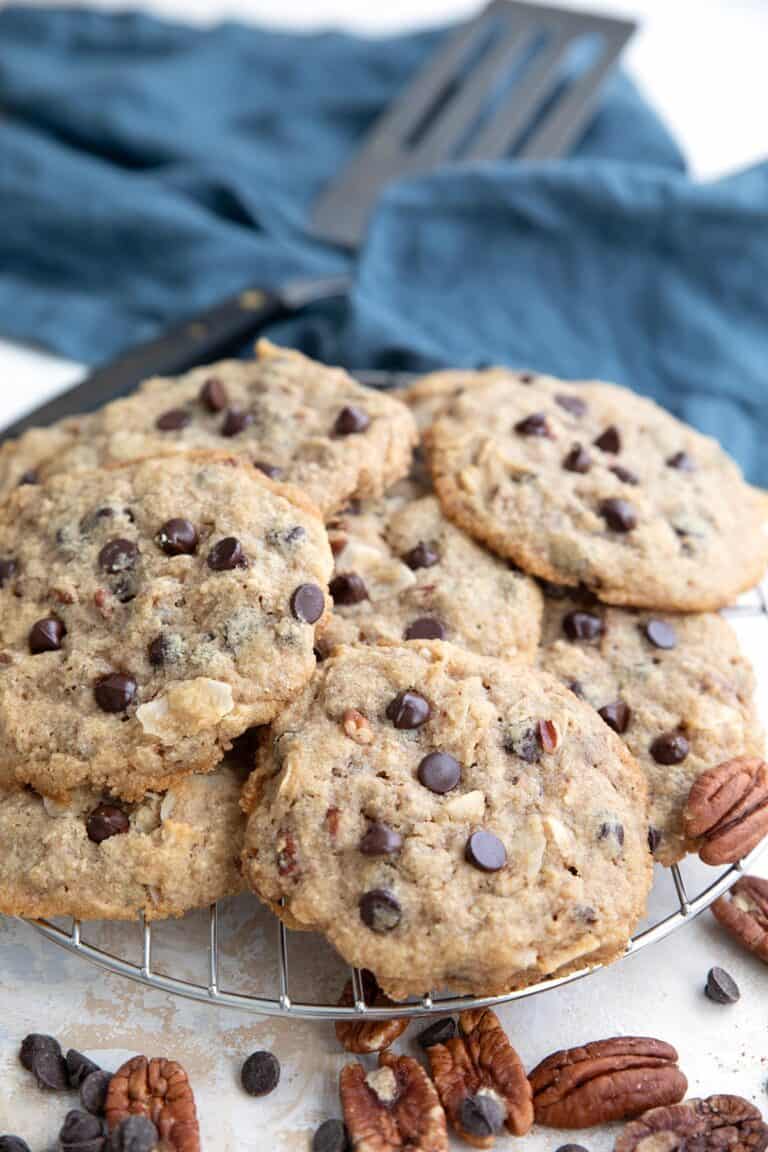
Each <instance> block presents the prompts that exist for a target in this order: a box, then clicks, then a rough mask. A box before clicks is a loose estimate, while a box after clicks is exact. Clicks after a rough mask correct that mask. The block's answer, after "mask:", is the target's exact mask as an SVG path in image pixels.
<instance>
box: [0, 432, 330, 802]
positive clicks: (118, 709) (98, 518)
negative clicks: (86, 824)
mask: <svg viewBox="0 0 768 1152" xmlns="http://www.w3.org/2000/svg"><path fill="white" fill-rule="evenodd" d="M331 567H332V557H331V552H330V548H329V546H328V539H327V536H326V533H325V529H324V526H323V524H322V522H321V520H320V519H319V517H318V516H317V514H316V511H315V510H314V509H313V508H312V506H311V505H309V504H307V503H306V501H304V498H303V497H301V496H300V494H297V493H296V492H295V491H294V490H292V489H288V488H283V487H282V486H280V485H275V484H274V483H273V482H272V481H270V480H268V479H267V478H266V477H264V476H261V475H260V474H259V473H257V472H256V471H255V470H254V469H252V468H251V467H250V466H248V465H246V464H244V463H242V462H240V461H238V460H236V459H232V458H228V457H217V456H210V455H207V454H197V455H194V454H192V455H177V456H175V457H172V458H160V459H154V460H148V461H143V462H138V463H134V464H131V465H126V466H124V467H121V468H112V469H100V470H96V471H90V472H80V473H73V474H72V475H70V476H56V477H53V478H52V479H51V480H50V481H48V482H46V483H43V484H39V485H33V486H29V485H25V486H23V487H21V488H17V489H16V490H15V492H14V493H13V495H12V496H11V498H10V499H8V500H7V501H6V502H5V503H4V504H3V505H2V506H1V507H0V715H2V725H0V783H2V785H3V786H10V785H12V784H20V783H25V784H31V785H33V786H34V787H35V788H37V790H38V791H40V792H44V793H46V794H48V795H58V794H60V793H63V792H66V791H68V790H69V789H71V788H74V787H77V786H79V785H83V784H90V785H92V786H94V787H98V788H104V789H107V790H110V791H113V792H116V793H118V794H120V795H123V796H125V797H126V798H128V799H138V798H140V797H141V796H143V795H144V793H145V792H146V791H147V790H148V789H162V788H165V787H168V786H170V785H171V784H172V783H173V782H174V781H175V780H177V779H179V778H181V777H183V776H185V775H188V774H189V773H191V772H194V771H205V770H208V769H210V768H213V767H214V765H215V764H216V763H217V762H218V761H219V760H220V759H221V758H222V756H223V754H224V751H225V750H226V749H227V748H228V747H229V745H230V743H231V741H232V740H233V739H234V738H235V737H236V736H238V735H240V733H242V732H243V731H245V730H246V729H248V728H250V727H252V726H253V725H256V724H262V723H265V722H266V721H268V720H270V719H271V718H272V717H273V716H274V715H275V713H276V712H277V711H278V710H279V709H280V707H281V706H282V705H284V704H285V703H286V702H287V701H288V700H290V699H292V697H293V696H295V695H296V694H297V693H298V692H299V691H300V690H301V689H302V687H303V686H304V684H305V683H306V682H307V680H308V679H309V677H310V676H311V675H312V672H313V670H314V666H315V657H314V654H313V645H314V634H315V625H316V624H318V623H319V622H320V621H321V620H322V617H323V614H324V612H325V611H326V591H325V589H326V585H327V581H328V577H329V575H330V571H331Z"/></svg>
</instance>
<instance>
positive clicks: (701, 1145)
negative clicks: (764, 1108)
mask: <svg viewBox="0 0 768 1152" xmlns="http://www.w3.org/2000/svg"><path fill="white" fill-rule="evenodd" d="M767 1145H768V1125H766V1124H765V1123H764V1122H763V1118H762V1116H761V1115H760V1113H759V1112H758V1110H757V1108H755V1107H754V1105H753V1104H750V1103H749V1102H748V1101H747V1100H742V1098H741V1096H708V1097H707V1099H706V1100H686V1101H685V1103H684V1104H675V1105H673V1106H672V1107H671V1108H652V1109H651V1110H650V1112H646V1113H645V1114H644V1115H643V1116H641V1117H640V1119H639V1120H634V1121H633V1122H632V1123H631V1124H627V1126H626V1128H624V1129H623V1131H622V1132H621V1133H620V1134H619V1136H618V1138H617V1140H616V1144H615V1152H675V1150H677V1149H679V1150H680V1152H682V1150H683V1149H685V1148H686V1147H688V1148H696V1149H698V1150H699V1152H720V1150H721V1149H725V1148H727V1149H728V1150H729V1152H762V1149H764V1148H765V1147H766V1146H767Z"/></svg>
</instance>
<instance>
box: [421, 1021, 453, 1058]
mask: <svg viewBox="0 0 768 1152" xmlns="http://www.w3.org/2000/svg"><path fill="white" fill-rule="evenodd" d="M455 1035H456V1021H455V1020H454V1018H453V1016H444V1017H443V1019H442V1020H435V1022H434V1024H430V1025H429V1027H427V1028H424V1029H422V1031H421V1032H419V1034H418V1036H417V1037H416V1040H417V1042H418V1044H419V1047H420V1048H423V1049H424V1051H425V1052H426V1050H427V1048H432V1047H433V1045H435V1044H446V1043H447V1042H448V1041H449V1040H452V1039H453V1037H454V1036H455Z"/></svg>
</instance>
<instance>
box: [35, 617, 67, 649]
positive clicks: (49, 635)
mask: <svg viewBox="0 0 768 1152" xmlns="http://www.w3.org/2000/svg"><path fill="white" fill-rule="evenodd" d="M66 634H67V630H66V628H65V627H64V625H63V624H62V622H61V620H57V619H56V617H55V616H46V618H45V619H44V620H38V621H37V623H36V624H33V625H32V627H31V629H30V632H29V650H30V652H31V653H32V655H33V656H37V655H39V654H40V653H41V652H58V651H59V650H60V648H61V642H62V640H63V639H64V637H65V636H66Z"/></svg>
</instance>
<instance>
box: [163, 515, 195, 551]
mask: <svg viewBox="0 0 768 1152" xmlns="http://www.w3.org/2000/svg"><path fill="white" fill-rule="evenodd" d="M157 542H158V544H159V545H160V547H161V548H162V550H163V552H165V554H166V556H192V555H194V553H195V552H196V551H197V528H195V526H194V524H193V523H192V521H191V520H180V519H178V518H174V519H173V520H166V522H165V524H163V526H162V528H161V529H160V531H159V532H158V534H157Z"/></svg>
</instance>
